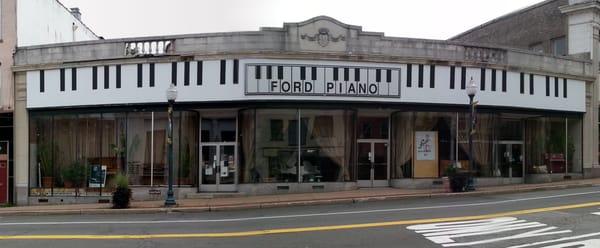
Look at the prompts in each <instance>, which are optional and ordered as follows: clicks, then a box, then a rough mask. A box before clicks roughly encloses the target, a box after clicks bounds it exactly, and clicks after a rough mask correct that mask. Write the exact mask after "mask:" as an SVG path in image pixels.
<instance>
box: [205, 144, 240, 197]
mask: <svg viewBox="0 0 600 248" xmlns="http://www.w3.org/2000/svg"><path fill="white" fill-rule="evenodd" d="M201 149H202V162H201V165H202V166H201V169H200V173H201V175H200V178H201V179H202V180H201V184H200V191H205V192H219V191H236V174H237V163H236V161H237V160H236V157H237V156H236V149H235V143H231V142H224V143H217V144H203V145H202V147H201Z"/></svg>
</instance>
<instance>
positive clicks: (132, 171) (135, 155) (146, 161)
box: [127, 112, 164, 185]
mask: <svg viewBox="0 0 600 248" xmlns="http://www.w3.org/2000/svg"><path fill="white" fill-rule="evenodd" d="M152 117H153V115H152V113H151V112H138V113H129V114H128V115H127V175H128V177H129V184H131V185H150V171H151V164H152V162H154V160H153V158H152V157H155V156H153V151H152V149H151V144H152V140H153V138H155V137H153V136H152V128H153V124H152ZM163 138H164V137H163Z"/></svg>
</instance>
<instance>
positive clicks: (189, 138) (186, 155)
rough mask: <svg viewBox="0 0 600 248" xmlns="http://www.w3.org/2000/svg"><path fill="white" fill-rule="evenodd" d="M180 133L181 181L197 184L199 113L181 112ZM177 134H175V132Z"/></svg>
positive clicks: (186, 183)
mask: <svg viewBox="0 0 600 248" xmlns="http://www.w3.org/2000/svg"><path fill="white" fill-rule="evenodd" d="M180 130H181V131H180V133H179V137H180V138H179V139H178V140H179V142H178V143H179V144H180V145H179V151H180V152H179V163H178V165H179V167H178V168H179V170H178V172H179V177H178V178H179V181H178V184H179V185H180V186H181V185H196V184H197V182H198V179H197V178H198V173H197V172H198V163H199V161H198V158H199V156H198V149H199V146H198V141H197V140H198V115H197V114H196V113H191V112H181V128H180ZM174 135H175V134H174Z"/></svg>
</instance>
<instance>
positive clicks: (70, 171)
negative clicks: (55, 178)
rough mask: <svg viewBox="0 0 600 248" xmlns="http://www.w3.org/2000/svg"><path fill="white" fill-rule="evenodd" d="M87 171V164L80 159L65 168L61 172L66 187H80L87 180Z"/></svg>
mask: <svg viewBox="0 0 600 248" xmlns="http://www.w3.org/2000/svg"><path fill="white" fill-rule="evenodd" d="M85 172H86V170H85V166H83V164H82V163H81V162H79V161H75V162H73V163H72V164H71V165H70V166H68V167H66V168H63V170H62V173H61V174H62V177H63V181H64V185H65V188H73V187H76V188H80V187H81V186H82V184H83V181H84V180H85V176H86V175H85V174H86V173H85Z"/></svg>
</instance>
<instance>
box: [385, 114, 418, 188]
mask: <svg viewBox="0 0 600 248" xmlns="http://www.w3.org/2000/svg"><path fill="white" fill-rule="evenodd" d="M414 115H415V113H414V112H397V113H394V114H392V139H391V141H392V149H391V154H392V159H391V161H390V162H391V163H390V166H391V173H392V175H391V176H392V178H394V179H402V178H412V173H413V172H412V169H413V167H412V161H413V135H414V130H415V127H414Z"/></svg>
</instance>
